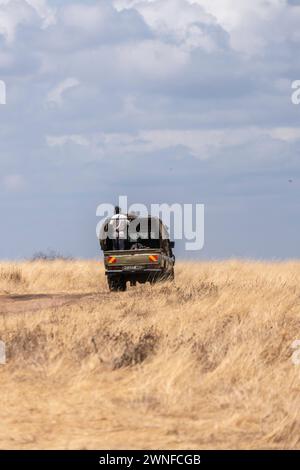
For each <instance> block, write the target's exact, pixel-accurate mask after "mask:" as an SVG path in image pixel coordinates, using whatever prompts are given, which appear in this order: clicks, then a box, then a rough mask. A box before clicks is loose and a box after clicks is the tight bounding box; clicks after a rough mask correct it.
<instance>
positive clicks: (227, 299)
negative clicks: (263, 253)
mask: <svg viewBox="0 0 300 470" xmlns="http://www.w3.org/2000/svg"><path fill="white" fill-rule="evenodd" d="M0 339H1V340H2V341H4V342H5V344H6V364H5V365H0V386H1V407H0V448H1V449H16V448H22V449H46V448H47V449H125V448H129V449H134V448H149V449H166V448H169V449H179V448H181V449H202V448H212V449H239V448H247V449H248V448H250V449H253V448H272V449H281V448H298V449H299V448H300V366H297V365H294V364H293V362H292V355H293V349H292V348H291V345H292V343H293V342H294V341H295V340H296V339H300V263H297V262H287V263H275V262H274V263H264V262H250V261H249V262H246V261H244V262H242V261H234V260H232V261H224V262H210V263H208V262H205V263H190V264H189V263H178V265H177V267H176V280H175V283H162V284H158V285H155V286H150V285H144V286H138V287H136V288H129V289H128V291H127V292H125V293H109V292H108V289H107V286H106V281H105V276H104V272H103V268H102V265H101V263H99V262H96V261H95V262H93V261H91V262H89V261H52V262H47V261H39V262H24V263H18V264H13V263H1V264H0Z"/></svg>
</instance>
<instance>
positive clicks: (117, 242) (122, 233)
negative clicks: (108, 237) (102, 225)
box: [109, 206, 129, 250]
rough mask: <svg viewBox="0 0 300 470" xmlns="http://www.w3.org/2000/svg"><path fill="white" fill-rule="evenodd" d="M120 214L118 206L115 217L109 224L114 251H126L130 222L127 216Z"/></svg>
mask: <svg viewBox="0 0 300 470" xmlns="http://www.w3.org/2000/svg"><path fill="white" fill-rule="evenodd" d="M120 212H121V211H120V208H119V207H118V206H116V207H115V215H113V216H112V218H111V219H110V222H109V226H110V231H111V234H112V240H113V249H114V250H125V243H126V240H127V228H128V225H129V220H128V218H127V216H126V215H125V214H121V213H120Z"/></svg>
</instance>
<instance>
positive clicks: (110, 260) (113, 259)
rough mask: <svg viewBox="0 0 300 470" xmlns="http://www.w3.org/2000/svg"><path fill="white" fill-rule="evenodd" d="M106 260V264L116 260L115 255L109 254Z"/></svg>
mask: <svg viewBox="0 0 300 470" xmlns="http://www.w3.org/2000/svg"><path fill="white" fill-rule="evenodd" d="M107 262H108V264H114V263H116V262H117V258H116V257H115V256H109V257H108V258H107Z"/></svg>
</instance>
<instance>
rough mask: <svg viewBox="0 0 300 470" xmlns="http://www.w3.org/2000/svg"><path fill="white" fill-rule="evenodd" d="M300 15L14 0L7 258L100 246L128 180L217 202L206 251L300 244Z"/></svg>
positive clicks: (6, 18) (3, 192) (233, 3)
mask: <svg viewBox="0 0 300 470" xmlns="http://www.w3.org/2000/svg"><path fill="white" fill-rule="evenodd" d="M299 24H300V2H299V1H297V0H290V1H288V0H239V1H237V0H90V1H88V0H84V1H83V0H82V1H79V0H77V1H76V0H0V80H3V81H4V82H5V83H6V87H7V104H6V105H0V216H1V238H0V239H1V244H0V258H16V259H18V258H23V257H30V256H31V255H32V254H33V253H34V252H35V251H37V250H46V249H47V248H52V249H56V250H58V251H60V252H62V253H65V254H72V255H74V256H80V257H96V256H98V254H99V249H98V244H97V240H96V237H95V227H96V224H97V218H96V207H97V205H98V204H100V203H102V202H112V203H115V202H117V197H118V195H119V194H126V195H128V197H129V202H130V203H133V202H141V203H143V202H144V203H151V202H154V203H158V202H167V203H174V202H181V203H191V202H193V203H196V202H198V203H203V204H205V208H206V217H205V222H206V227H205V248H204V249H203V250H202V251H201V252H200V253H197V254H195V253H193V256H198V257H199V258H219V257H222V258H225V257H233V256H239V257H256V258H268V259H272V258H290V257H299V254H300V248H299V232H300V210H299V209H300V197H299V196H300V160H299V158H300V127H299V124H300V105H299V106H297V105H294V104H292V101H291V94H292V89H291V84H292V82H293V81H294V80H297V79H300V60H299V51H300V28H299ZM178 255H180V256H188V255H187V254H186V253H184V251H183V249H182V247H181V246H180V244H179V248H178Z"/></svg>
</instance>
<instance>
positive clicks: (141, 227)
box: [100, 215, 175, 291]
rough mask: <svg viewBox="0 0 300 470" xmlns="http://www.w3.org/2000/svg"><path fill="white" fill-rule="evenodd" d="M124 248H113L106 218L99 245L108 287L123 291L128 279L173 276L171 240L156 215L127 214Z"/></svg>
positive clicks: (169, 277) (158, 279)
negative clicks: (102, 253)
mask: <svg viewBox="0 0 300 470" xmlns="http://www.w3.org/2000/svg"><path fill="white" fill-rule="evenodd" d="M127 218H128V222H129V225H128V231H127V234H126V238H125V249H124V250H116V249H114V246H115V243H114V240H113V237H112V236H111V234H110V221H111V219H107V220H106V221H105V222H104V224H103V226H102V229H101V233H100V246H101V249H102V250H103V252H104V266H105V274H106V276H107V281H108V286H109V289H110V290H111V291H125V290H126V286H127V282H130V285H131V286H135V285H136V283H137V282H139V283H145V282H150V283H154V282H157V281H161V280H173V279H174V265H175V256H174V254H173V251H172V250H173V248H174V246H175V243H174V242H171V241H170V236H169V233H168V230H167V228H166V226H165V225H164V224H163V223H162V221H161V220H160V219H159V218H157V217H139V216H134V215H128V216H127Z"/></svg>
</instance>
